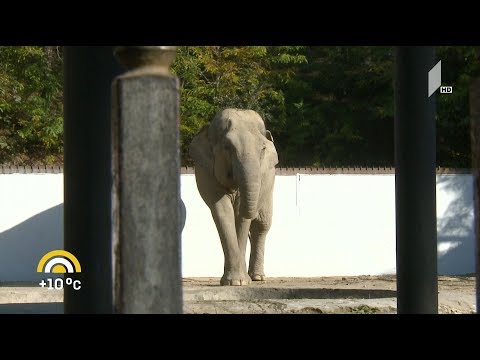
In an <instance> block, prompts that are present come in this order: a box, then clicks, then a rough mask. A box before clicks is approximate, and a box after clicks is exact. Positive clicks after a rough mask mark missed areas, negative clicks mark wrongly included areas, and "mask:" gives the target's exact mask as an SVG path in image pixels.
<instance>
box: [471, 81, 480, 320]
mask: <svg viewBox="0 0 480 360" xmlns="http://www.w3.org/2000/svg"><path fill="white" fill-rule="evenodd" d="M470 118H471V120H470V121H471V126H472V127H471V138H472V171H473V179H474V204H475V205H474V207H475V238H476V249H475V262H476V272H477V281H476V283H477V313H480V171H479V169H480V77H478V78H476V79H475V80H474V81H473V82H472V84H471V86H470Z"/></svg>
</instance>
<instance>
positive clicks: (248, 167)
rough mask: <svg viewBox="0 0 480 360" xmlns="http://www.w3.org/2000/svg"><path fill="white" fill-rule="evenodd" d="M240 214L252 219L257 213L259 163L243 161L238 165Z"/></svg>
mask: <svg viewBox="0 0 480 360" xmlns="http://www.w3.org/2000/svg"><path fill="white" fill-rule="evenodd" d="M238 178H239V180H240V181H239V188H240V196H241V200H240V215H242V216H243V217H244V218H245V219H253V218H255V216H256V215H257V204H258V197H259V194H260V163H258V164H257V162H256V161H244V162H241V164H240V166H239V174H238Z"/></svg>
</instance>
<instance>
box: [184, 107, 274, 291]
mask: <svg viewBox="0 0 480 360" xmlns="http://www.w3.org/2000/svg"><path fill="white" fill-rule="evenodd" d="M189 150H190V156H191V157H192V158H193V160H194V162H195V177H196V181H197V187H198V191H199V193H200V195H201V196H202V198H203V200H204V201H205V203H206V204H207V206H208V207H209V208H210V211H211V213H212V217H213V220H214V222H215V225H216V227H217V231H218V234H219V236H220V240H221V243H222V248H223V253H224V255H225V266H224V273H223V276H222V279H221V280H220V284H221V285H246V284H249V283H250V281H251V280H253V281H263V280H265V273H264V269H263V263H264V251H265V238H266V235H267V233H268V230H269V229H270V226H271V224H272V207H273V185H274V181H275V165H276V164H277V163H278V156H277V151H276V150H275V146H274V144H273V137H272V134H271V133H270V131H268V130H266V129H265V124H264V122H263V120H262V118H261V117H260V115H258V114H257V113H256V112H255V111H252V110H239V109H225V110H223V111H220V112H218V113H217V114H216V115H215V117H214V119H213V120H212V121H211V123H210V124H208V125H205V126H204V127H203V128H202V129H201V130H200V131H199V132H198V134H197V135H195V137H194V138H193V140H192V143H191V144H190V149H189ZM248 238H250V245H251V253H250V261H249V266H248V272H247V267H246V263H245V252H246V247H247V239H248Z"/></svg>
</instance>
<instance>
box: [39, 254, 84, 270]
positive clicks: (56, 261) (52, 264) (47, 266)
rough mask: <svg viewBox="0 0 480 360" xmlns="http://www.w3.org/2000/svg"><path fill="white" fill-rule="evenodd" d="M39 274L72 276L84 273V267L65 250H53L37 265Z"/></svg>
mask: <svg viewBox="0 0 480 360" xmlns="http://www.w3.org/2000/svg"><path fill="white" fill-rule="evenodd" d="M37 272H45V273H54V274H63V273H69V274H71V273H79V272H82V267H81V266H80V262H79V261H78V260H77V258H76V257H75V255H73V254H72V253H69V252H68V251H65V250H53V251H50V252H48V253H46V254H45V255H44V256H43V257H42V258H41V259H40V261H39V262H38V265H37Z"/></svg>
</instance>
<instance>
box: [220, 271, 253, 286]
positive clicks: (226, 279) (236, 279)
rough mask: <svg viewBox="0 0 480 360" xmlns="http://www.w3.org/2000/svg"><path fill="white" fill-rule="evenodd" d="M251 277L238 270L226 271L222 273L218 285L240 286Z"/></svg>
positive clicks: (246, 283) (249, 280) (248, 282)
mask: <svg viewBox="0 0 480 360" xmlns="http://www.w3.org/2000/svg"><path fill="white" fill-rule="evenodd" d="M250 282H251V279H250V276H248V275H247V274H245V275H243V274H242V273H240V272H233V271H230V272H227V273H225V274H223V276H222V279H221V280H220V285H222V286H242V285H248V284H250Z"/></svg>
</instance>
